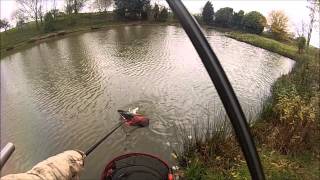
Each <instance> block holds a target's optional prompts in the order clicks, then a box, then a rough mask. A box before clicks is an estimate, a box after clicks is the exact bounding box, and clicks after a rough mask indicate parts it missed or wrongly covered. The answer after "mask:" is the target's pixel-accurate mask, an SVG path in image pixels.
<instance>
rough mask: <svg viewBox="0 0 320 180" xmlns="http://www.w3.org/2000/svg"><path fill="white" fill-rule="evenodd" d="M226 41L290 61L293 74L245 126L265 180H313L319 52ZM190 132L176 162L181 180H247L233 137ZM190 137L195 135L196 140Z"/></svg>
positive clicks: (246, 37)
mask: <svg viewBox="0 0 320 180" xmlns="http://www.w3.org/2000/svg"><path fill="white" fill-rule="evenodd" d="M227 36H229V37H231V38H234V39H236V40H239V41H242V42H245V43H249V44H251V45H254V46H257V47H260V48H263V49H267V50H269V51H272V52H275V53H278V54H280V55H283V56H286V57H289V58H291V59H293V60H295V61H296V65H295V67H294V68H293V70H292V71H291V72H290V73H289V74H287V75H283V76H282V77H281V78H279V79H278V80H277V81H276V82H275V84H274V85H273V87H272V96H271V97H270V98H269V100H268V101H267V102H266V104H265V106H264V109H263V111H262V113H261V116H260V119H258V120H257V121H256V122H255V123H254V124H251V132H252V134H253V136H254V139H255V142H256V145H257V148H258V152H259V155H260V157H261V161H262V164H263V167H264V171H265V174H266V177H267V178H268V179H318V178H319V177H320V171H319V170H320V169H319V160H320V159H319V158H320V153H319V142H320V136H319V135H320V134H319V132H320V128H319V125H320V121H319V117H320V114H319V99H320V91H319V72H320V67H319V63H320V60H319V49H316V48H310V49H309V50H308V51H307V52H304V53H302V54H298V49H297V47H296V45H295V44H292V43H290V44H289V43H288V44H285V43H281V42H278V41H275V40H273V39H269V38H266V37H262V36H258V35H254V34H247V33H241V32H228V33H227ZM207 131H209V132H210V133H199V131H195V130H191V132H193V133H191V134H192V135H193V136H195V138H193V139H184V140H183V142H184V146H185V147H184V148H183V151H182V152H180V154H179V153H178V162H179V164H180V166H181V167H182V169H183V170H182V171H181V172H180V173H181V174H183V176H184V177H186V178H187V179H250V174H249V172H248V168H247V166H246V163H245V161H244V158H243V156H242V152H241V150H240V148H239V146H238V144H237V141H236V140H235V137H234V135H232V134H231V135H229V136H226V135H225V133H221V132H223V131H226V130H225V128H222V130H221V129H220V130H219V131H217V128H211V127H210V126H208V127H207V128H205V130H204V131H202V132H207ZM194 132H197V133H196V134H195V133H194Z"/></svg>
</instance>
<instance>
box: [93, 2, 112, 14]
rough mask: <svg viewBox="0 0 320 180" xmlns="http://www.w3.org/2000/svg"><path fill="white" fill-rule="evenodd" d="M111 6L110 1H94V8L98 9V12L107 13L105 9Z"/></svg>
mask: <svg viewBox="0 0 320 180" xmlns="http://www.w3.org/2000/svg"><path fill="white" fill-rule="evenodd" d="M111 5H112V0H95V1H94V7H95V8H96V9H98V11H99V12H102V11H104V12H107V9H108V8H109V7H110V6H111Z"/></svg>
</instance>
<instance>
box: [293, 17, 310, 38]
mask: <svg viewBox="0 0 320 180" xmlns="http://www.w3.org/2000/svg"><path fill="white" fill-rule="evenodd" d="M306 26H307V24H306V23H305V22H304V21H303V20H301V23H300V24H295V29H296V35H297V36H298V37H305V36H306Z"/></svg>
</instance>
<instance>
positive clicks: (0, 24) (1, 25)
mask: <svg viewBox="0 0 320 180" xmlns="http://www.w3.org/2000/svg"><path fill="white" fill-rule="evenodd" d="M9 27H10V24H9V21H8V20H6V19H3V20H1V19H0V29H4V31H5V32H6V31H7V29H8V28H9Z"/></svg>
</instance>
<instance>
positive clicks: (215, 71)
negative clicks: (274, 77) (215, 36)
mask: <svg viewBox="0 0 320 180" xmlns="http://www.w3.org/2000/svg"><path fill="white" fill-rule="evenodd" d="M167 2H168V4H169V6H170V7H171V9H172V11H173V12H174V13H175V15H176V16H177V18H178V20H179V21H180V23H181V25H182V27H183V29H184V30H185V32H186V33H187V35H188V36H189V38H190V40H191V42H192V44H193V46H194V47H195V49H196V50H197V52H198V54H199V56H200V58H201V60H202V63H203V64H204V66H205V68H206V70H207V72H208V74H209V76H210V78H211V81H212V82H213V84H214V86H215V88H216V89H217V92H218V94H219V96H220V98H221V101H222V103H223V106H224V108H225V110H226V112H227V114H228V117H229V118H230V121H231V123H232V126H233V129H234V130H235V134H236V136H237V138H238V141H239V144H240V146H241V149H242V151H243V154H244V156H245V159H246V161H247V165H248V167H249V171H250V174H251V177H252V179H258V180H260V179H261V180H263V179H265V177H264V173H263V170H262V166H261V162H260V159H259V156H258V153H257V150H256V147H255V145H254V142H253V138H252V136H251V134H250V131H249V127H248V124H247V121H246V117H245V115H244V113H243V111H242V108H241V106H240V103H239V101H238V99H237V97H236V95H235V93H234V91H233V88H232V86H231V84H230V82H229V80H228V78H227V75H226V74H225V72H224V70H223V68H222V66H221V64H220V62H219V60H218V58H217V56H216V54H215V53H214V52H213V50H212V48H211V47H210V45H209V43H208V41H207V40H206V38H205V37H204V35H203V33H202V31H201V28H200V26H199V24H198V23H197V22H196V21H195V20H194V18H193V17H192V16H191V15H190V13H189V12H188V10H187V9H186V8H185V6H184V5H183V3H182V2H181V0H167Z"/></svg>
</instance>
